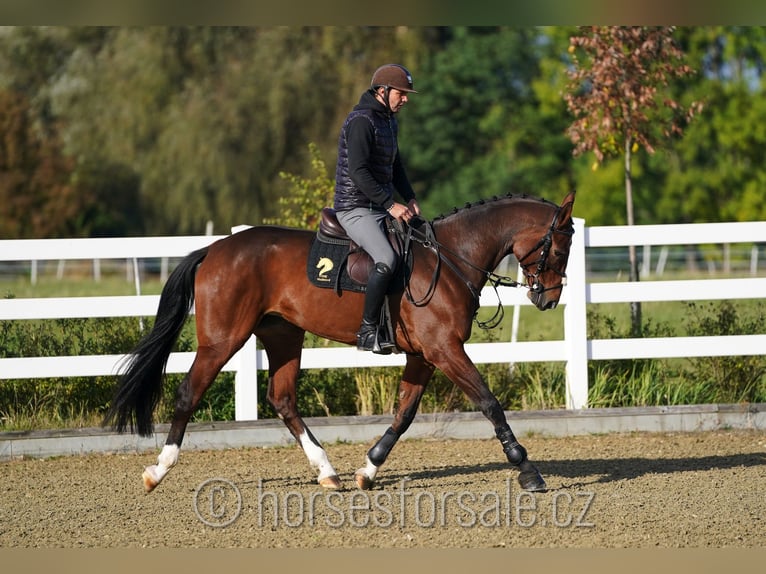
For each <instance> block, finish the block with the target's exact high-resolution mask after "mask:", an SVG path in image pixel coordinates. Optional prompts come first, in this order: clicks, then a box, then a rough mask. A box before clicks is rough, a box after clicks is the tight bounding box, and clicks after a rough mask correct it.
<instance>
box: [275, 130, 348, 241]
mask: <svg viewBox="0 0 766 574" xmlns="http://www.w3.org/2000/svg"><path fill="white" fill-rule="evenodd" d="M309 156H310V159H311V169H312V171H313V173H314V178H313V179H308V178H305V177H302V176H300V175H296V174H292V173H286V172H283V171H282V172H280V173H279V177H281V178H282V179H284V180H285V181H287V182H288V183H289V189H288V192H287V194H286V195H284V196H282V197H280V198H279V200H278V201H279V205H280V207H281V208H282V210H281V212H280V214H279V216H278V217H274V218H266V219H264V223H268V224H278V225H286V226H288V227H298V228H301V229H316V227H317V225H318V224H319V213H320V211H321V210H322V208H323V207H328V206H332V202H333V194H334V193H335V179H334V178H332V177H330V176H329V175H328V174H327V165H326V164H325V162H324V160H323V159H322V158H321V156H320V153H319V148H318V146H317V145H316V144H314V143H310V144H309Z"/></svg>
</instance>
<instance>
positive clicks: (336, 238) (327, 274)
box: [306, 207, 403, 293]
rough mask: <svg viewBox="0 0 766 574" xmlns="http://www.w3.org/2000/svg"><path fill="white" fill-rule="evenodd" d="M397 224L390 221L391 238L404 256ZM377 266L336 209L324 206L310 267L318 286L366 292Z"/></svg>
mask: <svg viewBox="0 0 766 574" xmlns="http://www.w3.org/2000/svg"><path fill="white" fill-rule="evenodd" d="M394 225H395V222H394V221H391V222H390V223H389V228H388V232H389V233H388V240H389V242H390V243H391V247H392V248H393V249H394V252H395V253H396V254H397V255H399V256H401V254H402V250H403V246H402V241H401V239H400V236H399V234H398V233H397V230H396V228H395V227H394ZM373 266H374V262H373V260H372V257H370V256H369V254H367V252H366V251H364V250H363V249H362V248H361V247H359V245H357V244H356V243H354V241H352V240H351V238H350V237H349V236H348V235H346V231H345V229H343V226H342V225H341V224H340V223H339V222H338V218H337V217H336V215H335V210H334V209H333V208H331V207H325V208H323V209H322V211H321V214H320V218H319V229H318V231H317V234H316V237H315V238H314V241H313V242H312V244H311V250H310V252H309V259H308V264H307V269H306V270H307V273H308V277H309V280H310V281H311V282H312V283H313V284H314V285H316V286H318V287H326V288H331V289H335V290H336V291H338V293H340V292H341V291H343V290H350V291H359V292H364V291H365V289H366V285H367V278H368V277H369V276H370V271H372V268H373ZM398 275H400V273H397V276H398ZM392 283H397V282H396V281H393V282H392ZM392 287H393V285H392Z"/></svg>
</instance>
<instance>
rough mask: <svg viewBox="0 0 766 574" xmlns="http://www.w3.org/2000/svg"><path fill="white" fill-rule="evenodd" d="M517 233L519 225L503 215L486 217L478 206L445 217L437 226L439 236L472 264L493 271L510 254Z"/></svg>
mask: <svg viewBox="0 0 766 574" xmlns="http://www.w3.org/2000/svg"><path fill="white" fill-rule="evenodd" d="M471 209H475V208H471ZM514 233H515V225H511V224H509V222H508V221H505V222H501V218H500V217H494V216H493V217H486V218H484V217H482V213H481V211H480V210H479V209H476V211H475V212H473V213H471V212H470V211H467V212H465V213H459V214H456V215H454V216H452V217H451V218H449V219H445V220H444V221H443V222H442V225H440V226H439V227H438V228H436V239H437V241H439V242H440V243H441V244H442V245H444V246H445V247H447V248H448V249H449V250H450V251H452V252H454V253H456V254H457V255H458V256H459V257H460V258H461V259H463V260H464V261H467V262H469V263H470V264H471V266H474V267H478V268H479V269H481V270H484V271H492V270H493V269H495V267H497V265H498V264H499V263H500V261H502V259H503V258H504V257H505V256H506V255H507V254H508V251H509V249H510V247H511V245H512V238H513V234H514Z"/></svg>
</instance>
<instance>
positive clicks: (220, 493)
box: [0, 431, 766, 548]
mask: <svg viewBox="0 0 766 574" xmlns="http://www.w3.org/2000/svg"><path fill="white" fill-rule="evenodd" d="M522 443H523V444H524V445H525V446H526V447H527V449H528V451H529V453H530V457H531V458H532V459H533V460H535V461H537V462H538V466H539V469H540V471H541V472H542V474H543V475H544V476H545V478H546V480H547V482H548V486H549V488H550V490H549V491H548V492H545V493H536V494H530V493H523V492H522V491H520V489H519V488H518V486H517V483H516V472H515V471H513V470H512V469H510V468H509V467H508V466H507V464H506V463H505V462H504V456H503V453H502V451H501V449H500V446H499V444H498V443H497V442H496V441H495V440H411V441H408V440H404V441H402V442H400V443H399V444H398V445H397V446H396V448H395V449H394V451H393V452H392V454H391V456H390V457H389V460H388V462H387V463H386V465H385V466H384V467H383V469H382V470H381V473H380V474H379V477H378V482H377V484H376V486H375V488H374V489H373V490H372V491H369V492H366V493H365V492H362V491H359V490H357V489H356V487H355V486H354V485H353V480H352V475H353V472H354V470H355V469H356V468H358V467H359V466H361V463H362V461H363V458H364V453H365V451H366V449H367V445H362V444H335V445H328V446H327V450H328V453H329V455H330V459H331V461H332V462H333V464H334V465H335V468H336V470H337V471H338V472H339V473H340V475H341V478H342V479H343V480H344V486H345V488H344V489H343V490H340V491H335V492H332V493H330V492H325V491H322V490H321V488H320V487H319V486H318V485H317V484H316V483H315V481H314V474H313V471H312V470H311V469H310V467H309V466H308V463H307V462H306V459H305V457H304V455H303V453H302V451H300V450H299V449H298V448H297V447H283V448H252V449H235V450H226V451H182V453H181V458H180V462H179V464H178V465H177V466H176V467H175V468H174V469H173V470H172V471H171V472H170V474H169V475H168V476H167V478H166V479H165V481H164V482H163V483H162V484H161V485H160V486H159V487H158V488H157V490H156V491H155V492H153V493H151V494H145V493H144V491H143V487H142V484H141V478H140V476H141V472H142V470H143V467H144V466H146V465H148V464H153V463H154V462H155V459H156V453H141V454H112V455H89V456H72V457H57V458H51V459H24V460H12V461H7V462H2V463H0V476H1V477H2V481H1V482H0V547H3V548H9V547H26V548H31V547H35V548H52V547H68V548H72V547H87V548H93V547H96V548H105V547H197V548H214V547H226V548H233V547H241V548H289V547H292V548H328V547H356V548H373V547H374V548H447V547H457V548H488V547H514V548H518V547H525V548H531V547H557V548H573V547H575V548H646V547H669V548H675V547H686V548H700V547H711V548H724V547H738V548H743V547H762V546H763V545H764V542H765V541H766V492H765V491H766V488H764V486H765V485H766V434H764V433H763V432H748V431H716V432H695V433H672V434H655V433H652V434H611V435H596V436H577V437H571V438H545V437H539V436H533V437H527V438H525V439H524V440H522Z"/></svg>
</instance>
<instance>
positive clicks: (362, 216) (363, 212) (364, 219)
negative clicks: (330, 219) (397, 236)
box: [336, 207, 396, 269]
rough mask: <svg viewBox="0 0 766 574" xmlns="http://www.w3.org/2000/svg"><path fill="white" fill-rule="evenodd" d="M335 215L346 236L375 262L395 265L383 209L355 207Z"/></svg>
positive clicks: (390, 265)
mask: <svg viewBox="0 0 766 574" xmlns="http://www.w3.org/2000/svg"><path fill="white" fill-rule="evenodd" d="M336 215H337V217H338V222H339V223H340V224H341V225H342V226H343V229H345V230H346V233H347V234H348V236H349V237H350V238H351V239H353V240H354V243H356V244H357V245H359V246H360V247H361V248H362V249H364V250H365V251H366V252H367V253H369V254H370V256H371V257H372V260H373V261H374V262H375V263H385V264H386V265H388V267H389V268H390V269H394V268H395V267H396V254H395V253H394V250H393V249H392V248H391V244H390V243H389V242H388V237H386V232H385V225H386V224H385V221H386V218H387V217H388V214H387V213H386V212H385V211H382V210H370V209H368V208H366V207H356V208H354V209H348V210H343V211H338V212H337V213H336Z"/></svg>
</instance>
